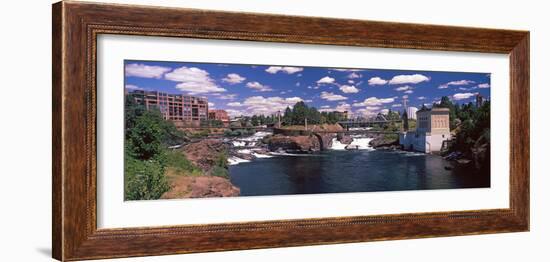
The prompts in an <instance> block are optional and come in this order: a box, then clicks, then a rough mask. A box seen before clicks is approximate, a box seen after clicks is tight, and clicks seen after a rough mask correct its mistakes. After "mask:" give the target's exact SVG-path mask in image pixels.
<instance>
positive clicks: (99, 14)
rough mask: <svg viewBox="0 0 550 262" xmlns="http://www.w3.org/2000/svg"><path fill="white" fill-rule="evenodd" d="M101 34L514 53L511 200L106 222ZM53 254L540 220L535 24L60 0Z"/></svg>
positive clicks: (199, 248)
mask: <svg viewBox="0 0 550 262" xmlns="http://www.w3.org/2000/svg"><path fill="white" fill-rule="evenodd" d="M98 34H124V35H147V36H167V37H190V38H208V39H233V40H250V41H268V42H289V43H306V44H327V45H345V46H368V47H384V48H409V49H423V50H444V51H470V52H485V53H502V54H508V55H509V56H510V90H511V93H510V99H511V103H510V104H511V107H510V161H511V163H510V208H507V209H491V210H477V211H457V212H434V213H412V214H396V215H376V216H355V217H338V218H318V219H298V220H281V221H268V222H249V223H225V224H205V225H181V226H166V227H151V228H149V227H148V228H123V229H98V228H97V227H96V96H95V94H96V93H95V92H96V82H95V81H96V76H95V73H96V39H97V36H98ZM52 49H53V50H52V53H53V83H52V84H53V93H52V101H53V118H52V125H53V137H52V143H53V145H52V147H53V152H52V153H53V163H52V166H53V167H52V171H53V188H52V189H53V194H52V198H53V222H52V224H53V236H52V245H53V257H54V258H56V259H59V260H64V261H65V260H81V259H98V258H114V257H127V256H148V255H162V254H179V253H190V252H205V251H220V250H236V249H252V248H268V247H282V246H302V245H318V244H330V243H347V242H359V241H376V240H389V239H408V238H423V237H441V236H454V235H472V234H486V233H500V232H520V231H528V230H529V32H528V31H510V30H498V29H482V28H465V27H451V26H436V25H421V24H403V23H388V22H374V21H358V20H342V19H327V18H316V17H294V16H281V15H263V14H262V15H260V14H251V13H231V12H217V11H205V10H192V9H179V8H160V7H146V6H128V5H113V4H97V3H82V2H60V3H56V4H54V5H53V48H52Z"/></svg>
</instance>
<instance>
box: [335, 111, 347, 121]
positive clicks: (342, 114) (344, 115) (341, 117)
mask: <svg viewBox="0 0 550 262" xmlns="http://www.w3.org/2000/svg"><path fill="white" fill-rule="evenodd" d="M333 113H334V114H335V115H336V118H337V119H338V120H339V121H343V120H348V111H333Z"/></svg>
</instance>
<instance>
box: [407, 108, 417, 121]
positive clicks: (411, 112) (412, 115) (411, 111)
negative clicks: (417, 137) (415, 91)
mask: <svg viewBox="0 0 550 262" xmlns="http://www.w3.org/2000/svg"><path fill="white" fill-rule="evenodd" d="M416 111H418V108H416V107H414V106H409V107H407V118H409V119H414V120H416Z"/></svg>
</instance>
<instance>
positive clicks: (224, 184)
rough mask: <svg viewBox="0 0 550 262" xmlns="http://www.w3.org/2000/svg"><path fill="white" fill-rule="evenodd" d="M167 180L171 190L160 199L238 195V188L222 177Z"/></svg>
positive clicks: (174, 178)
mask: <svg viewBox="0 0 550 262" xmlns="http://www.w3.org/2000/svg"><path fill="white" fill-rule="evenodd" d="M169 180H170V184H171V189H170V190H169V191H168V192H166V193H164V194H163V195H162V197H161V198H162V199H175V198H204V197H231V196H238V195H239V194H240V189H239V188H238V187H236V186H234V185H233V184H231V182H230V181H229V180H228V179H225V178H222V177H216V176H198V177H192V176H173V177H170V178H169Z"/></svg>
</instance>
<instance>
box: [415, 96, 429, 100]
mask: <svg viewBox="0 0 550 262" xmlns="http://www.w3.org/2000/svg"><path fill="white" fill-rule="evenodd" d="M426 98H427V97H425V96H419V97H417V98H416V99H418V100H426Z"/></svg>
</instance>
